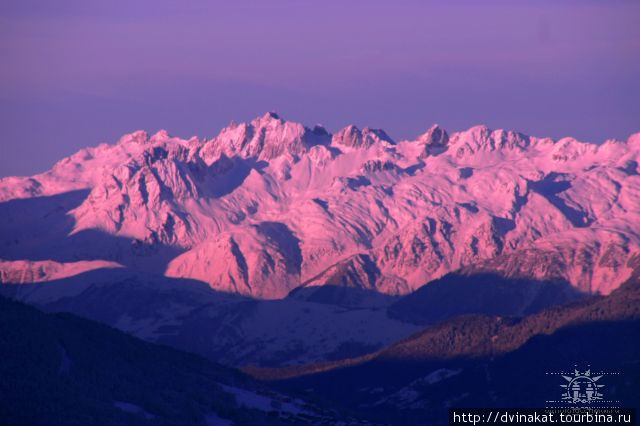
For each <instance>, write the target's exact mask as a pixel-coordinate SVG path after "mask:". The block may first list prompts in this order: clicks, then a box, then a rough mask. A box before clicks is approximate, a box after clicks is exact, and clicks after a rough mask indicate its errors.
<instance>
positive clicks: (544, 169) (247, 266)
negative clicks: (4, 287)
mask: <svg viewBox="0 0 640 426" xmlns="http://www.w3.org/2000/svg"><path fill="white" fill-rule="evenodd" d="M426 127H428V126H425V128H426ZM639 163H640V134H635V135H632V136H631V137H629V138H628V139H627V140H626V141H618V140H609V141H607V142H605V143H603V144H601V145H594V144H590V143H583V142H580V141H577V140H575V139H573V138H563V139H560V140H552V139H549V138H537V137H532V136H527V135H524V134H521V133H517V132H513V131H506V130H492V129H489V128H487V127H486V126H476V127H473V128H471V129H469V130H466V131H462V132H457V133H451V134H449V133H447V131H446V130H445V129H443V128H441V127H439V126H437V125H435V126H432V127H430V128H429V129H428V130H427V131H426V132H425V133H424V134H422V135H420V136H418V137H417V138H416V139H415V140H409V141H396V140H394V139H393V138H392V137H391V136H390V135H388V134H387V133H385V132H384V131H383V130H377V129H369V128H364V129H359V128H357V127H355V126H348V127H346V128H344V129H342V130H340V131H338V132H336V133H334V134H333V135H332V134H330V133H329V132H328V131H327V130H326V129H324V128H323V127H321V126H315V127H314V128H310V127H306V126H304V125H302V124H300V123H294V122H290V121H286V120H284V119H282V118H280V117H279V116H278V115H277V114H275V113H268V114H265V115H264V116H262V117H258V118H256V119H254V120H253V121H251V122H248V123H242V124H231V125H229V126H228V127H226V128H224V129H222V131H221V132H220V133H219V134H218V135H217V136H216V137H214V138H213V139H209V140H201V139H198V138H195V137H194V138H191V139H188V140H184V139H180V138H175V137H172V136H170V135H169V134H167V133H166V132H164V131H161V132H158V133H156V134H155V135H153V136H150V135H148V134H147V133H146V132H143V131H138V132H134V133H131V134H127V135H124V136H123V137H122V138H120V140H119V141H118V142H117V143H115V144H113V145H108V144H102V145H99V146H97V147H92V148H85V149H82V150H80V151H78V152H77V153H76V154H74V155H72V156H70V157H68V158H64V159H62V160H60V161H59V162H58V163H57V164H55V165H54V166H53V168H51V170H49V171H47V172H45V173H42V174H39V175H35V176H31V177H7V178H4V179H0V202H1V203H0V210H1V213H2V214H1V215H0V217H1V219H0V234H2V244H1V246H0V258H1V259H2V261H1V262H0V277H1V279H2V281H3V282H43V281H51V280H55V279H58V278H60V277H67V276H71V275H74V274H79V273H81V272H86V271H89V270H93V269H97V268H105V267H109V268H114V267H126V268H130V269H133V270H140V271H143V272H154V273H160V274H164V275H166V276H168V277H180V278H191V279H194V280H198V281H202V282H206V283H207V284H208V285H209V286H210V287H211V288H213V289H215V290H218V291H220V292H226V293H237V294H241V295H246V296H251V297H255V298H263V299H275V298H283V297H285V296H287V295H288V294H289V293H290V292H291V291H292V290H294V289H296V288H298V287H300V286H305V287H316V286H323V285H333V286H348V287H354V288H359V289H363V290H367V291H372V292H377V293H383V294H388V295H401V294H407V293H409V292H411V291H413V290H415V289H417V288H419V287H421V286H422V285H424V284H425V283H427V282H429V281H430V280H433V279H436V278H438V277H441V276H443V275H444V274H446V273H448V272H451V271H456V270H460V269H461V268H462V269H463V270H465V271H470V270H471V271H492V272H497V273H500V274H502V275H505V276H508V277H533V278H537V279H542V280H547V279H550V280H553V279H561V280H565V281H566V282H569V283H570V284H571V285H573V286H575V287H577V288H578V289H579V290H581V291H584V292H588V293H604V294H607V293H609V292H611V291H612V290H613V289H615V288H616V287H617V286H618V285H619V284H620V283H622V282H623V281H624V280H625V279H626V278H627V277H628V275H629V273H630V268H629V267H628V266H627V259H628V258H629V257H630V256H632V255H634V254H635V253H638V252H639V251H640V168H639V166H638V164H639Z"/></svg>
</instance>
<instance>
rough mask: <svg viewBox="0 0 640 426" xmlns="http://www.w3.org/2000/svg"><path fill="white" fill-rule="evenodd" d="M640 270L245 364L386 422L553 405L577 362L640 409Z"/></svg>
mask: <svg viewBox="0 0 640 426" xmlns="http://www.w3.org/2000/svg"><path fill="white" fill-rule="evenodd" d="M637 260H638V259H636V261H637ZM636 263H637V262H636ZM637 266H640V265H637ZM638 271H640V269H638ZM639 278H640V275H639V274H636V275H635V276H634V277H632V279H630V280H629V281H628V282H627V283H626V284H624V285H623V286H622V287H621V288H619V289H618V290H616V291H615V292H613V293H612V294H611V295H609V296H607V297H599V298H594V299H590V300H585V301H581V302H576V303H574V304H571V305H567V306H563V307H557V308H550V309H547V310H543V311H541V312H540V313H538V314H534V315H531V316H528V317H526V318H523V319H513V318H504V317H489V316H462V317H457V318H455V319H452V320H449V321H445V322H442V323H440V324H438V325H435V326H431V327H429V328H426V329H425V330H424V331H422V332H420V333H418V334H415V335H414V336H411V337H409V338H407V339H405V340H403V341H400V342H398V343H396V344H394V345H391V346H389V347H387V348H385V349H383V350H380V351H378V352H375V353H372V354H370V355H367V356H362V357H358V358H352V359H348V360H341V361H337V362H333V363H323V364H315V365H308V366H299V367H290V368H283V369H257V368H250V369H247V371H249V372H250V373H251V374H253V375H254V376H256V377H259V378H262V379H263V380H268V381H271V382H273V383H276V384H278V386H279V387H280V388H281V389H287V390H290V391H291V390H298V391H304V392H306V393H307V395H308V396H309V397H312V398H315V399H316V400H318V401H323V403H325V404H326V403H330V404H334V406H336V407H343V408H349V409H351V410H352V412H355V413H360V414H362V415H365V416H367V417H368V418H369V419H371V420H374V421H380V422H391V423H406V424H425V423H426V424H446V422H447V419H448V417H447V412H446V409H447V408H448V407H544V406H548V405H549V403H548V402H547V401H549V400H551V401H553V400H557V399H559V398H560V392H561V388H560V385H561V384H563V383H561V382H558V380H557V378H558V376H555V377H554V376H550V375H548V373H554V372H562V371H573V369H574V368H578V369H581V371H582V370H586V369H588V368H591V369H592V370H593V371H603V372H611V373H617V374H615V375H610V376H606V381H605V379H603V383H606V387H605V391H604V392H605V395H606V396H607V401H614V402H615V403H611V402H608V404H609V405H614V406H628V407H638V406H640V399H639V398H638V393H637V391H636V389H635V387H636V386H637V383H638V381H640V346H638V345H637V344H635V342H636V340H637V336H638V335H639V333H640V279H639ZM617 401H619V402H617ZM552 405H554V406H555V405H557V404H552Z"/></svg>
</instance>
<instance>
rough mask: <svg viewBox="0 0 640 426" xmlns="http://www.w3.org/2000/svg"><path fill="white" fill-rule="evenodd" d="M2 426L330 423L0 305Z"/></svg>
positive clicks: (191, 358) (68, 323) (166, 359)
mask: <svg viewBox="0 0 640 426" xmlns="http://www.w3.org/2000/svg"><path fill="white" fill-rule="evenodd" d="M0 343H1V344H0V358H1V359H2V362H1V363H0V376H1V377H2V380H0V423H1V424H3V425H32V426H37V425H65V426H66V425H82V426H86V425H147V424H148V425H152V424H153V425H230V424H232V423H233V424H299V423H300V422H306V421H311V422H313V423H323V422H327V423H328V424H333V421H334V420H331V419H332V418H333V417H331V416H328V415H327V414H326V413H324V414H323V413H322V412H321V411H319V410H318V409H316V408H314V407H313V406H311V405H308V404H306V403H304V402H303V401H301V400H299V399H294V398H290V397H286V396H284V395H283V394H277V393H275V392H272V391H269V390H268V389H267V388H265V387H264V386H261V385H258V384H257V383H255V382H254V381H252V380H250V379H248V378H247V377H245V376H244V375H243V374H241V373H239V372H237V371H236V370H233V369H229V368H226V367H222V366H220V365H218V364H214V363H211V362H209V361H206V360H204V359H203V358H200V357H198V356H195V355H191V354H188V353H185V352H180V351H176V350H174V349H171V348H168V347H165V346H160V345H155V344H151V343H146V342H142V341H140V340H138V339H136V338H133V337H130V336H128V335H126V334H124V333H122V332H120V331H116V330H114V329H112V328H110V327H106V326H103V325H100V324H97V323H94V322H92V321H87V320H84V319H81V318H78V317H75V316H73V315H68V314H45V313H43V312H40V311H38V310H36V309H34V308H31V307H28V306H26V305H23V304H21V303H17V302H13V301H9V300H7V299H5V298H3V297H0Z"/></svg>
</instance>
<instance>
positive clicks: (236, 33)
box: [0, 0, 640, 176]
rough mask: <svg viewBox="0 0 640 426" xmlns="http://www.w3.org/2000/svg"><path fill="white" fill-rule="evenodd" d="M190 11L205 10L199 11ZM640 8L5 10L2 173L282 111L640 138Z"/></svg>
mask: <svg viewBox="0 0 640 426" xmlns="http://www.w3.org/2000/svg"><path fill="white" fill-rule="evenodd" d="M185 3H188V5H185ZM638 22H640V2H638V1H633V0H630V1H621V0H620V1H618V0H607V1H596V0H594V1H568V0H553V1H551V0H550V1H544V0H531V1H514V0H505V1H493V0H483V1H477V0H473V1H441V2H435V1H425V0H420V1H386V2H381V1H371V0H369V1H344V0H341V1H322V2H313V3H312V2H303V1H273V2H271V1H270V2H267V1H264V2H263V1H236V0H234V1H219V2H215V1H190V2H183V1H167V0H153V1H134V0H126V1H120V0H117V1H114V0H110V1H87V0H77V1H66V0H58V1H55V2H42V1H33V0H28V1H26V0H2V1H1V2H0V58H2V61H1V64H0V131H1V133H0V134H1V137H2V142H1V152H2V155H0V176H6V175H14V174H33V173H36V172H40V171H43V170H45V169H47V168H49V167H50V166H51V165H52V164H53V163H54V162H55V161H57V160H58V159H60V158H61V157H63V156H66V155H69V154H71V153H73V152H75V151H76V150H77V149H79V148H80V147H83V146H89V145H96V144H97V143H99V142H104V141H107V142H113V141H115V140H116V139H117V138H118V137H119V136H120V135H121V134H123V133H126V132H129V131H132V130H135V129H138V128H143V129H146V130H148V131H155V130H157V129H160V128H166V129H167V130H168V131H169V132H170V133H172V134H175V135H178V136H184V137H188V136H191V135H194V134H197V135H200V136H206V137H210V136H213V135H215V134H216V133H217V132H218V131H219V130H220V128H221V127H223V126H224V125H226V124H227V123H228V122H229V121H231V120H235V121H243V120H248V119H251V118H253V117H255V116H258V115H261V114H263V113H264V112H265V111H268V110H275V111H277V112H279V113H280V115H282V116H283V117H284V118H286V119H291V120H296V121H301V122H303V123H305V124H307V125H313V124H315V123H318V122H319V123H323V124H324V125H325V126H326V127H327V128H328V129H329V131H335V130H337V129H339V128H340V127H342V126H344V125H346V124H348V123H355V124H357V125H359V126H367V125H368V126H371V127H381V128H384V129H385V130H387V132H388V133H389V134H390V135H391V136H392V137H394V138H396V139H403V138H413V137H415V136H416V135H417V134H419V133H421V132H422V131H424V130H425V129H426V128H428V127H429V126H430V125H431V124H432V123H434V122H437V123H440V124H441V125H443V126H445V127H446V128H448V129H450V130H459V129H463V128H467V127H470V126H472V125H475V124H479V123H486V124H487V125H489V126H490V127H493V128H498V127H501V128H509V129H515V130H520V131H522V132H525V133H528V134H533V135H538V136H553V137H561V136H567V135H570V136H575V137H577V138H579V139H583V140H588V141H593V142H601V141H602V140H604V139H606V138H611V137H615V138H626V137H627V136H628V135H629V134H630V133H633V132H636V131H640V25H639V24H638Z"/></svg>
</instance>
